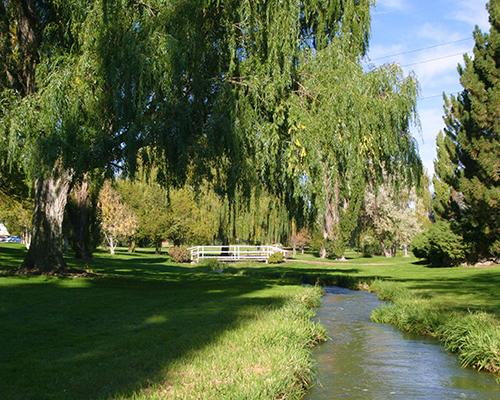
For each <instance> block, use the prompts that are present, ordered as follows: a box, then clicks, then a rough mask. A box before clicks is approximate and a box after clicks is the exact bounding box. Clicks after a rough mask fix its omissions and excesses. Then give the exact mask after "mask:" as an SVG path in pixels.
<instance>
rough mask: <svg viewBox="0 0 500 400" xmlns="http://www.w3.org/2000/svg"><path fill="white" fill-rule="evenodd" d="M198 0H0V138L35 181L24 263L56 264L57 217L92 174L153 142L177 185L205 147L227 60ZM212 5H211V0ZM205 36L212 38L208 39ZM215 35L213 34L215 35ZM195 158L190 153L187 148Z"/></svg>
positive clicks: (127, 169)
mask: <svg viewBox="0 0 500 400" xmlns="http://www.w3.org/2000/svg"><path fill="white" fill-rule="evenodd" d="M207 7H212V6H211V5H210V4H208V5H207V4H205V2H200V1H176V2H163V1H133V0H131V1H126V0H115V1H112V0H108V1H106V0H101V1H95V2H87V1H81V0H72V1H58V0H53V1H49V0H45V1H44V0H39V1H37V0H9V1H7V0H2V1H0V11H1V12H0V15H1V18H0V44H1V46H0V52H1V56H2V61H3V60H5V62H4V65H3V67H4V68H2V70H1V72H0V102H1V104H2V112H1V115H0V132H1V137H2V140H0V144H1V145H2V146H4V147H5V148H6V151H3V150H5V149H3V150H2V152H0V153H1V154H5V153H8V158H9V160H10V163H11V164H13V165H16V166H17V165H21V166H22V170H23V173H24V175H25V177H26V179H27V180H28V181H29V182H31V184H32V185H33V188H34V189H33V192H34V202H35V207H34V215H33V238H32V242H31V246H30V249H29V251H28V253H27V256H26V258H25V260H24V267H25V268H27V269H29V270H38V271H41V272H50V271H59V270H62V269H64V268H65V262H64V259H63V254H62V249H61V247H62V246H61V245H62V221H63V215H64V209H65V206H66V203H67V199H68V193H69V191H70V189H71V186H72V185H73V183H75V182H78V181H81V178H82V177H83V176H85V174H86V173H87V172H89V171H94V170H95V169H107V170H108V171H109V175H113V174H114V173H115V171H116V170H117V169H119V170H122V173H124V174H131V175H133V173H134V170H135V163H136V160H137V152H138V151H139V150H140V149H141V148H142V147H144V146H152V147H153V148H154V149H157V152H156V154H155V157H156V160H157V162H159V163H162V165H163V166H164V168H162V176H161V180H162V181H163V182H174V181H182V179H183V177H184V176H185V175H186V171H187V169H188V164H190V163H191V156H190V155H191V154H193V152H191V149H193V148H196V147H197V146H199V145H200V146H201V145H203V138H202V133H203V132H204V131H205V130H204V125H205V122H206V115H208V114H209V111H210V109H211V101H210V98H211V97H213V96H215V93H217V90H216V88H215V86H214V85H216V83H214V80H213V79H212V78H214V77H220V76H221V72H220V71H221V65H223V62H224V59H225V57H223V56H222V53H223V50H221V48H219V47H218V45H217V41H218V40H219V37H220V36H221V35H223V32H222V30H220V29H218V28H217V25H216V23H217V19H216V14H217V13H216V12H214V13H213V14H210V15H208V17H207V18H206V19H205V18H204V13H205V11H206V10H207ZM212 8H213V9H214V10H215V11H216V8H217V7H212ZM210 32H214V35H215V36H213V37H212V36H210V34H209V33H210ZM217 35H218V36H217ZM194 154H196V152H194Z"/></svg>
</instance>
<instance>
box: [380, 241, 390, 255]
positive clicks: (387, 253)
mask: <svg viewBox="0 0 500 400" xmlns="http://www.w3.org/2000/svg"><path fill="white" fill-rule="evenodd" d="M381 247H382V253H383V254H384V256H385V257H387V258H389V257H392V251H391V248H390V247H386V246H384V244H383V243H382V244H381Z"/></svg>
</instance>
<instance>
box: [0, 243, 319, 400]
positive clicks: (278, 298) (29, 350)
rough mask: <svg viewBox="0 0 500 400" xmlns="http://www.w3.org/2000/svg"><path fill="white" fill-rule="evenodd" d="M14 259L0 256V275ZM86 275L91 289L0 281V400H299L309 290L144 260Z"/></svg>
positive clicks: (84, 284) (98, 266)
mask: <svg viewBox="0 0 500 400" xmlns="http://www.w3.org/2000/svg"><path fill="white" fill-rule="evenodd" d="M22 254H23V250H22V249H21V248H20V247H18V246H4V245H2V246H1V247H0V265H1V269H3V270H4V271H8V270H9V269H10V268H12V267H15V266H16V265H18V264H19V262H20V260H21V258H22ZM70 261H71V260H70ZM91 266H92V268H93V270H94V271H95V272H97V273H98V276H97V277H94V278H81V277H80V278H54V277H15V276H4V277H0V321H1V323H0V326H1V329H0V343H2V346H0V376H1V377H2V378H1V380H0V398H2V399H68V398H71V399H90V398H92V399H97V398H123V399H125V398H135V399H142V398H144V399H145V398H147V399H150V398H190V399H192V398H199V399H210V398H217V399H219V398H227V399H239V398H249V399H250V398H251V399H259V398H262V399H269V398H278V397H280V396H283V398H300V397H301V396H302V394H303V392H304V388H305V387H306V386H307V385H308V383H309V382H310V379H311V376H312V374H311V368H312V362H311V358H310V351H309V348H310V347H311V346H312V345H313V343H314V341H315V340H317V339H318V337H319V336H321V335H322V333H323V332H322V330H321V329H320V328H319V327H318V326H317V325H316V324H314V323H312V322H311V320H310V318H311V316H312V315H313V311H312V310H311V307H312V306H314V305H315V304H317V301H318V300H319V296H320V291H319V290H317V289H314V288H305V287H300V286H297V285H281V284H279V282H276V281H275V280H274V279H265V278H264V279H263V278H260V279H256V278H252V277H246V276H238V275H229V274H216V273H213V272H210V271H208V270H207V269H206V268H203V267H191V266H179V265H173V264H170V263H168V262H167V260H166V259H165V258H164V257H161V256H155V255H153V254H150V253H138V254H136V255H127V254H120V255H118V256H116V257H114V258H110V257H109V256H108V255H106V254H104V253H100V254H97V256H96V257H95V260H94V261H93V262H92V265H91Z"/></svg>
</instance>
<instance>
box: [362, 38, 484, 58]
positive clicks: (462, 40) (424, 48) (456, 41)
mask: <svg viewBox="0 0 500 400" xmlns="http://www.w3.org/2000/svg"><path fill="white" fill-rule="evenodd" d="M473 39H474V38H472V37H468V38H463V39H458V40H453V41H451V42H445V43H439V44H435V45H432V46H427V47H420V48H418V49H413V50H408V51H402V52H401V53H394V54H389V55H386V56H381V57H377V58H374V59H371V60H370V61H377V60H382V59H384V58H389V57H396V56H400V55H403V54H409V53H416V52H417V51H422V50H427V49H434V48H436V47H441V46H446V45H449V44H454V43H460V42H465V41H466V40H473Z"/></svg>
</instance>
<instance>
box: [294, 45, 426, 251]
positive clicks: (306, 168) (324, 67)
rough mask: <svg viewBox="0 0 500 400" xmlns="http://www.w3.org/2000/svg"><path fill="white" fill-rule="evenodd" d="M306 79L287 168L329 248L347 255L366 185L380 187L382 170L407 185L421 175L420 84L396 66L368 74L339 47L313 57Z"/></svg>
mask: <svg viewBox="0 0 500 400" xmlns="http://www.w3.org/2000/svg"><path fill="white" fill-rule="evenodd" d="M301 75H302V76H303V77H304V80H303V81H302V82H301V85H300V87H299V89H298V91H297V93H296V95H295V96H294V97H292V98H291V99H290V102H291V113H290V115H291V118H292V119H293V124H292V125H291V128H290V131H291V135H292V137H291V146H290V148H289V155H288V159H289V163H288V169H287V170H288V172H289V173H290V175H291V176H294V177H295V186H296V187H297V188H298V189H297V190H298V191H301V192H302V194H303V195H304V196H306V197H307V198H308V199H310V201H311V203H312V205H313V209H314V210H315V212H316V215H317V221H318V225H319V229H320V230H321V232H322V234H323V239H324V241H326V242H329V241H331V242H334V243H332V244H330V247H331V248H335V252H336V253H338V254H339V255H340V256H341V255H342V254H343V252H344V249H345V246H346V245H347V243H348V242H349V240H350V238H351V235H352V232H353V230H354V228H355V227H356V225H357V223H358V219H359V216H360V210H361V206H362V202H363V197H364V193H365V188H366V185H367V183H371V184H373V185H375V186H378V185H379V183H380V182H381V181H382V180H383V172H384V171H386V172H387V173H388V174H398V175H399V176H401V177H403V178H407V182H411V181H412V180H415V179H416V178H417V177H418V176H420V168H421V167H420V160H419V158H418V155H417V151H416V148H415V144H414V142H413V139H412V138H411V135H410V133H409V125H410V123H411V121H412V119H413V118H414V116H415V101H416V93H417V86H416V81H415V79H414V78H413V77H407V78H405V77H404V76H403V75H402V71H401V70H400V69H399V68H398V67H397V66H395V65H386V66H383V67H381V68H379V69H374V70H371V71H369V72H368V73H365V72H364V71H363V70H362V68H361V66H360V64H359V62H358V60H357V58H356V57H352V56H351V55H350V53H345V52H343V49H342V48H339V47H338V46H337V47H336V46H334V45H332V46H330V48H328V49H327V50H325V51H324V52H320V53H318V54H317V55H315V56H314V57H311V58H310V60H309V61H308V62H307V63H305V64H304V67H303V69H302V70H301ZM403 182H404V179H403ZM323 255H324V252H323Z"/></svg>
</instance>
